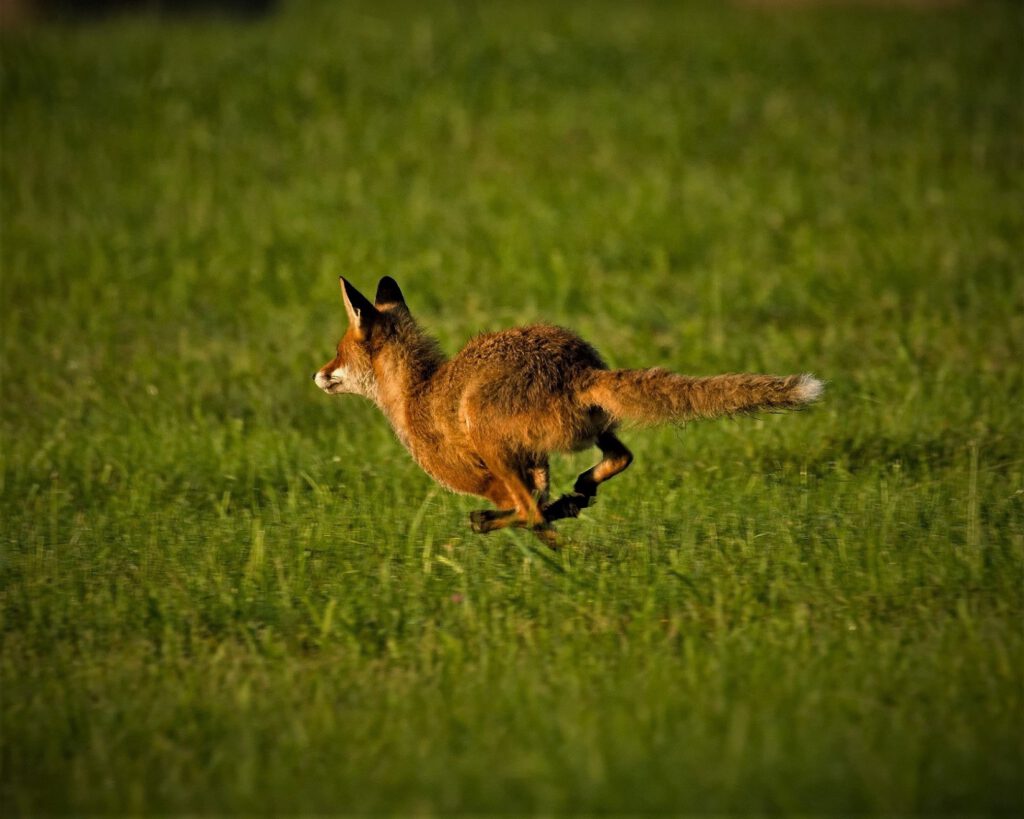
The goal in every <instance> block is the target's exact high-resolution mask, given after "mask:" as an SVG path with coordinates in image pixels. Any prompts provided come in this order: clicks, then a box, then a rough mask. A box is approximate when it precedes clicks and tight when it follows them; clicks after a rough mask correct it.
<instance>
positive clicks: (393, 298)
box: [375, 276, 405, 304]
mask: <svg viewBox="0 0 1024 819" xmlns="http://www.w3.org/2000/svg"><path fill="white" fill-rule="evenodd" d="M375 301H376V302H377V304H405V297H404V296H403V295H402V289H401V288H400V287H399V286H398V282H396V281H395V280H394V279H392V278H391V277H390V276H382V277H381V280H380V281H379V282H378V283H377V298H376V299H375Z"/></svg>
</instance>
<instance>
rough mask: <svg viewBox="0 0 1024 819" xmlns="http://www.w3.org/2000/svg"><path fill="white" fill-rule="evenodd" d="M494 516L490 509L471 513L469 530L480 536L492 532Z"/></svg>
mask: <svg viewBox="0 0 1024 819" xmlns="http://www.w3.org/2000/svg"><path fill="white" fill-rule="evenodd" d="M492 515H493V513H492V512H491V510H490V509H477V510H476V511H475V512H470V513H469V528H470V529H472V530H473V531H474V532H476V533H477V534H478V535H482V534H485V533H487V532H489V531H491V521H492V520H493V517H492Z"/></svg>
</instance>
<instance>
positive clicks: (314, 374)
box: [313, 373, 320, 381]
mask: <svg viewBox="0 0 1024 819" xmlns="http://www.w3.org/2000/svg"><path fill="white" fill-rule="evenodd" d="M318 375H320V373H313V380H314V381H316V377H317V376H318Z"/></svg>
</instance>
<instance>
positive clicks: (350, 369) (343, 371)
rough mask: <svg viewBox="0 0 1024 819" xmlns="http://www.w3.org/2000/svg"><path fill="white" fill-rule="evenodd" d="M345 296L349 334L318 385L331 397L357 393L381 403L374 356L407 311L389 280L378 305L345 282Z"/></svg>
mask: <svg viewBox="0 0 1024 819" xmlns="http://www.w3.org/2000/svg"><path fill="white" fill-rule="evenodd" d="M340 282H341V296H342V299H343V300H344V301H345V312H347V313H348V330H347V331H346V332H345V335H344V336H342V338H341V341H339V342H338V354H337V355H336V356H335V357H334V358H333V359H331V360H330V361H328V362H327V363H326V364H324V366H322V367H321V368H320V369H319V370H318V371H317V372H316V374H315V375H314V376H313V380H314V381H316V385H317V386H318V387H319V388H320V389H322V390H323V391H324V392H326V393H328V394H330V395H339V394H341V393H356V394H357V395H362V396H365V397H366V398H369V399H370V400H373V401H376V400H377V376H376V374H375V372H374V369H373V358H374V354H375V353H376V352H377V350H378V349H379V348H380V346H381V341H382V339H383V338H385V337H387V336H388V335H389V332H388V331H389V330H390V329H392V327H391V325H393V324H394V319H395V314H396V313H397V312H398V311H407V310H408V308H407V307H406V305H405V298H404V297H403V296H402V291H401V290H400V289H399V287H398V284H397V282H395V280H394V279H392V278H391V277H390V276H385V277H384V278H383V279H381V280H380V283H379V284H378V285H377V296H376V298H375V299H374V304H371V303H370V300H369V299H367V298H366V297H365V296H364V295H363V294H362V293H360V292H359V291H358V290H356V289H355V287H353V286H352V285H351V284H349V282H347V281H346V280H345V279H344V278H341V279H340Z"/></svg>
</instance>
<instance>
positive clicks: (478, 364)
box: [313, 276, 824, 547]
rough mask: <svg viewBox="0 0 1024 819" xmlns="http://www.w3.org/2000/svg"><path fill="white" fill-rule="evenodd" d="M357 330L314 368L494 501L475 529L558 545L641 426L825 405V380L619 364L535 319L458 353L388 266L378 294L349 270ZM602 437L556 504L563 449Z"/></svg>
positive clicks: (445, 478)
mask: <svg viewBox="0 0 1024 819" xmlns="http://www.w3.org/2000/svg"><path fill="white" fill-rule="evenodd" d="M339 282H340V285H341V295H342V300H343V301H344V305H345V312H346V313H347V317H348V327H347V329H346V330H345V334H344V335H343V336H342V338H341V340H340V341H339V342H338V345H337V354H336V355H335V357H334V358H332V359H331V360H330V361H329V362H328V363H326V364H325V365H324V366H322V367H321V368H320V369H319V370H317V372H316V373H315V374H314V375H313V380H314V381H315V382H316V385H317V387H319V388H320V389H321V390H323V391H324V392H325V393H327V394H328V395H341V394H352V393H354V394H356V395H361V396H363V397H364V398H368V399H369V400H371V401H372V402H373V403H374V404H376V405H377V407H378V408H379V409H380V410H381V411H382V412H383V413H384V415H385V417H386V418H387V420H388V421H389V422H390V424H391V427H392V429H393V430H394V432H395V435H396V437H397V438H398V440H399V441H400V442H401V443H402V445H403V446H404V447H405V448H406V449H407V450H408V451H409V454H410V455H412V458H413V460H415V461H416V463H417V464H419V466H420V467H421V468H422V469H423V470H424V471H425V472H426V473H427V474H428V475H430V476H431V477H432V478H433V479H434V480H436V481H437V482H438V483H440V484H441V485H442V486H444V487H446V488H448V489H450V490H452V491H454V492H458V493H462V494H467V495H476V496H479V497H482V498H485V499H486V500H488V501H490V503H491V504H493V506H494V507H495V508H494V509H482V510H478V511H474V512H472V513H471V514H470V527H471V529H472V531H473V532H476V533H479V534H484V533H487V532H492V531H495V530H498V529H503V528H505V527H509V526H514V527H520V528H524V529H528V530H531V531H533V532H534V533H535V534H537V535H538V537H540V538H541V540H542V541H544V542H546V543H548V544H549V545H552V546H554V547H557V543H558V540H557V536H556V534H555V532H554V527H553V526H552V524H553V523H554V522H555V521H557V520H561V519H565V518H575V517H578V516H579V514H580V512H581V511H582V510H583V509H586V508H588V507H589V506H590V505H592V504H593V503H594V502H595V499H596V497H597V491H598V487H600V486H601V485H602V484H603V483H605V481H608V480H610V479H611V478H614V477H615V476H616V475H618V474H620V473H621V472H622V471H623V470H625V469H627V468H628V467H629V466H630V464H632V462H633V454H632V453H631V452H630V451H629V449H628V448H627V447H626V445H625V444H623V443H622V441H621V440H620V439H619V436H618V431H619V428H620V426H621V425H622V424H623V423H626V422H630V423H633V424H637V425H640V426H644V425H655V424H663V423H672V422H683V421H689V420H695V419H710V418H717V417H721V416H732V415H739V414H749V413H756V412H764V411H781V410H798V409H801V408H803V407H806V406H808V405H810V404H812V403H814V402H815V401H817V400H818V399H819V398H820V397H821V395H822V392H823V389H824V385H823V383H822V382H821V381H820V380H819V379H817V378H815V377H814V376H813V375H811V374H809V373H803V374H799V375H786V376H775V375H758V374H733V373H730V374H726V375H713V376H707V377H694V376H686V375H678V374H676V373H673V372H669V371H667V370H664V369H662V368H660V367H653V368H648V369H617V370H613V369H609V367H608V365H607V364H605V362H604V360H603V359H602V358H601V356H600V355H599V354H598V352H597V351H596V350H595V349H594V347H592V346H591V345H590V344H588V343H587V342H586V341H584V340H583V339H582V338H580V337H579V336H578V335H576V334H575V333H573V332H572V331H570V330H567V329H564V328H562V327H556V326H553V325H548V324H533V325H529V326H525V327H515V328H511V329H507V330H501V331H498V332H492V333H483V334H481V335H478V336H476V337H474V338H472V339H471V340H470V341H469V342H468V343H467V344H466V345H465V346H464V347H463V348H462V350H461V351H460V352H459V353H458V354H456V355H455V356H452V357H451V358H449V357H447V356H446V355H445V354H444V353H443V352H442V350H441V347H440V345H439V344H438V342H437V341H436V340H435V339H434V338H433V337H432V336H431V335H430V334H428V333H427V332H426V331H425V330H424V329H423V328H422V327H421V326H420V324H419V322H418V321H417V320H416V319H415V318H414V317H413V315H412V312H411V311H410V309H409V307H408V305H407V304H406V301H405V297H404V296H403V294H402V291H401V289H400V288H399V286H398V283H397V282H396V281H395V280H394V279H393V278H391V277H390V276H384V277H383V278H381V279H380V281H379V283H378V285H377V293H376V296H375V297H374V300H373V302H372V303H371V302H370V300H369V299H367V298H366V297H365V296H364V295H363V294H362V293H360V292H359V291H358V290H357V289H356V288H355V287H354V286H353V285H352V284H351V283H350V282H349V281H348V280H346V279H345V278H344V277H339ZM591 447H596V448H597V449H598V450H599V451H600V453H601V457H600V460H599V461H598V463H597V464H595V465H594V466H593V467H591V468H590V469H588V470H586V471H585V472H583V473H582V474H581V475H579V476H578V477H577V478H576V481H575V483H574V484H573V488H572V491H571V492H567V493H565V494H563V495H560V496H559V497H558V498H556V499H554V500H552V499H551V493H550V469H549V458H550V456H551V454H553V453H566V452H581V451H584V450H586V449H589V448H591Z"/></svg>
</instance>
